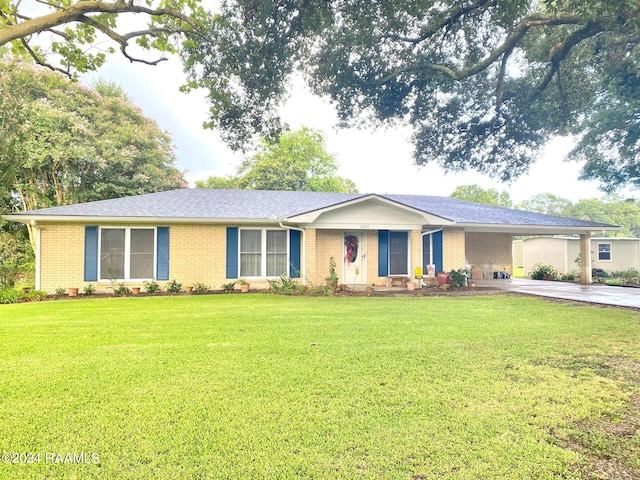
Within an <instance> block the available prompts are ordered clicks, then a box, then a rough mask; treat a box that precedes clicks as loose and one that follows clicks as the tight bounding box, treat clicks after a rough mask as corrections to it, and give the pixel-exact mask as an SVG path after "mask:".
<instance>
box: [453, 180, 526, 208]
mask: <svg viewBox="0 0 640 480" xmlns="http://www.w3.org/2000/svg"><path fill="white" fill-rule="evenodd" d="M449 197H451V198H457V199H458V200H466V201H468V202H476V203H484V204H486V205H497V206H500V207H508V208H511V207H512V206H513V202H512V201H511V196H510V195H509V192H507V191H506V190H503V191H501V192H498V190H497V189H495V188H489V189H484V188H482V187H480V186H478V185H462V186H459V187H456V189H455V190H454V192H453V193H452V194H451V195H449Z"/></svg>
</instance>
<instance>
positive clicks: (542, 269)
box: [529, 263, 558, 280]
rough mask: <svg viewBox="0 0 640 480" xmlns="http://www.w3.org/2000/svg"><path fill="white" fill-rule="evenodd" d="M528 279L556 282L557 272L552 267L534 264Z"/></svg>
mask: <svg viewBox="0 0 640 480" xmlns="http://www.w3.org/2000/svg"><path fill="white" fill-rule="evenodd" d="M529 278H531V279H532V280H557V278H558V272H557V271H556V269H555V268H553V265H543V264H542V263H536V264H535V265H534V266H533V270H531V271H530V272H529Z"/></svg>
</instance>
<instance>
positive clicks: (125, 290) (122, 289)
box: [113, 283, 131, 297]
mask: <svg viewBox="0 0 640 480" xmlns="http://www.w3.org/2000/svg"><path fill="white" fill-rule="evenodd" d="M113 294H114V295H116V296H117V297H121V296H123V295H130V294H131V289H130V288H129V287H127V286H126V285H125V284H124V283H119V284H118V286H117V287H115V288H114V289H113Z"/></svg>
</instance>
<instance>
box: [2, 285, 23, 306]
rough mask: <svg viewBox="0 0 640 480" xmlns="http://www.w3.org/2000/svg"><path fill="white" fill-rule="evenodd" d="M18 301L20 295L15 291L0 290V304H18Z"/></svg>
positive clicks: (7, 288)
mask: <svg viewBox="0 0 640 480" xmlns="http://www.w3.org/2000/svg"><path fill="white" fill-rule="evenodd" d="M19 301H20V294H19V293H18V291H17V290H16V289H14V288H11V287H6V288H3V289H2V290H0V304H7V303H18V302H19Z"/></svg>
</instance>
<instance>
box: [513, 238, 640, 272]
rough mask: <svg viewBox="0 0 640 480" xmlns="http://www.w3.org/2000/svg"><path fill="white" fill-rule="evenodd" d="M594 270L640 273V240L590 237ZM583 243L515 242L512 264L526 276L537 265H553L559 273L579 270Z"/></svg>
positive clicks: (552, 240)
mask: <svg viewBox="0 0 640 480" xmlns="http://www.w3.org/2000/svg"><path fill="white" fill-rule="evenodd" d="M590 245H591V247H590V248H591V250H590V253H591V268H595V269H600V270H604V271H605V272H620V271H624V270H629V269H630V268H635V269H636V270H638V271H640V238H618V237H615V238H613V237H591V240H590ZM579 256H580V239H579V238H577V237H536V238H527V239H523V240H515V241H514V242H513V264H514V265H515V266H518V267H522V268H523V269H524V273H525V275H528V274H529V272H531V271H532V270H533V267H534V265H535V264H537V263H541V264H543V265H553V267H554V268H555V269H556V270H557V271H558V273H570V272H574V271H577V270H578V269H579V267H578V263H577V262H576V260H577V259H578V257H579Z"/></svg>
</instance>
